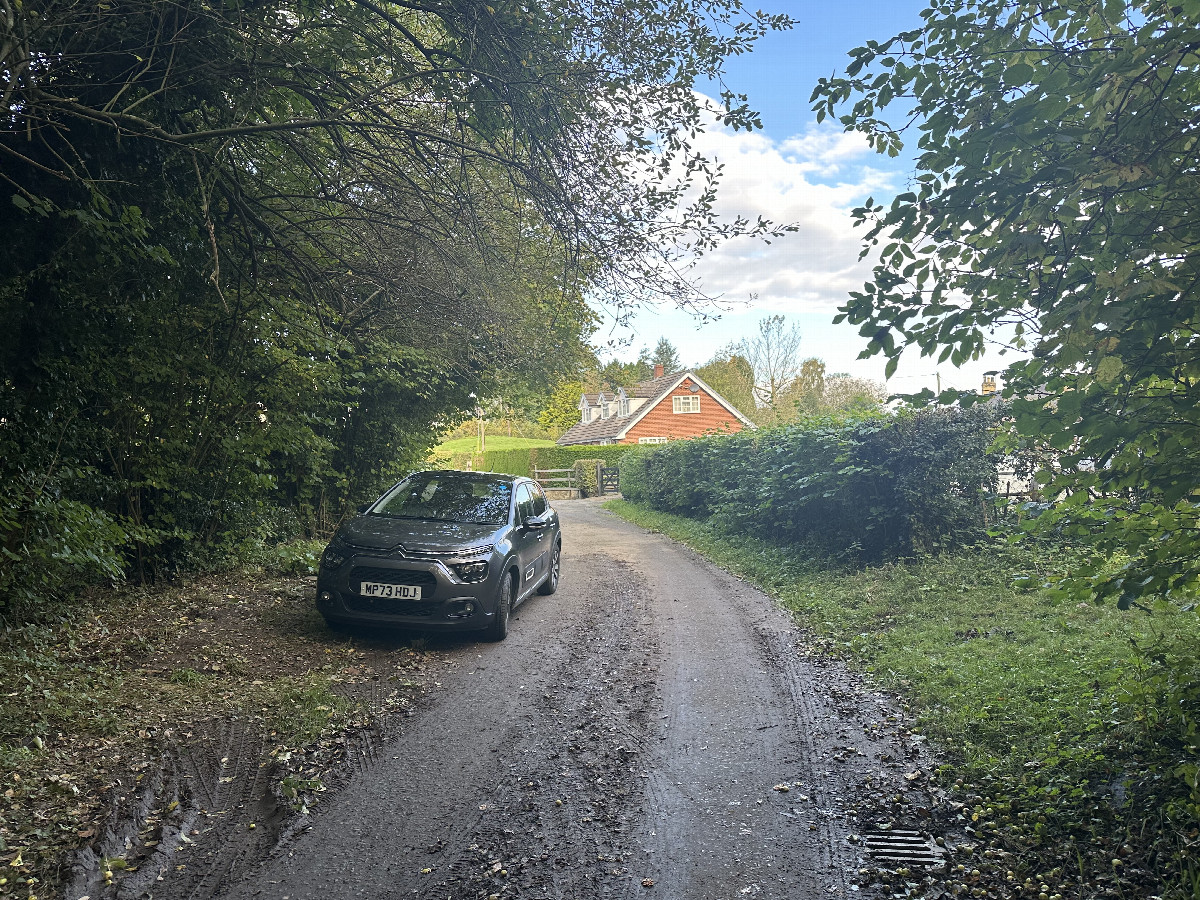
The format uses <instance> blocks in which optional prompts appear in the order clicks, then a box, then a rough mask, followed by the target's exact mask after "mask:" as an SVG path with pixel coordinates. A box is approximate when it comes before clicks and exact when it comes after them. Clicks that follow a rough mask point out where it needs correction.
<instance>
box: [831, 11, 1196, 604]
mask: <svg viewBox="0 0 1200 900" xmlns="http://www.w3.org/2000/svg"><path fill="white" fill-rule="evenodd" d="M922 15H923V18H924V19H925V24H924V26H923V27H920V28H914V29H913V30H911V31H908V32H905V33H903V34H900V35H897V36H896V37H893V38H891V39H890V40H886V41H882V42H878V43H875V42H872V43H869V44H868V45H867V46H866V47H862V48H859V49H857V50H854V51H852V53H851V56H852V57H853V61H852V62H851V63H850V65H849V66H848V67H847V70H846V74H845V76H844V77H835V78H831V79H824V80H822V81H821V83H820V84H819V85H818V87H817V89H816V91H815V92H814V94H813V99H814V101H816V109H817V112H818V117H822V118H823V117H825V116H830V115H835V114H837V113H838V112H839V110H842V109H843V107H846V108H845V109H844V111H843V114H842V116H841V122H842V123H843V124H844V125H845V126H846V128H848V129H856V130H859V131H862V132H864V133H866V135H867V136H868V138H869V139H870V141H871V142H872V144H873V145H874V146H875V147H876V148H877V149H879V150H882V151H886V152H889V153H891V154H893V155H894V154H896V153H897V152H898V150H899V148H900V146H901V141H902V140H904V139H906V137H907V135H906V131H907V130H911V129H912V128H914V127H915V129H916V132H917V134H916V140H917V146H918V148H919V154H918V157H917V174H916V176H915V184H914V189H913V190H911V191H908V192H905V193H902V194H900V195H899V196H897V197H896V198H895V199H894V200H893V201H892V202H891V203H890V204H889V205H887V206H886V207H885V206H883V205H879V204H876V203H874V201H871V200H869V201H868V202H867V203H866V205H865V206H864V207H863V208H862V209H859V210H856V211H855V214H854V215H855V217H856V218H857V219H858V220H859V221H860V222H861V223H864V224H866V225H867V226H868V228H867V241H868V246H867V248H866V250H865V251H864V254H866V253H869V252H873V253H878V264H877V265H876V267H875V270H874V275H873V278H872V280H871V281H870V282H869V283H868V284H867V285H866V286H865V288H864V289H863V290H862V291H860V292H857V293H855V294H853V295H852V296H851V299H850V300H849V302H848V303H847V305H846V306H845V307H844V308H843V310H844V311H843V314H842V316H841V318H843V319H847V320H848V321H850V322H853V323H857V324H859V325H861V333H862V334H863V335H864V336H866V337H868V338H870V345H869V350H870V352H874V353H882V354H885V355H886V356H888V357H889V361H888V371H889V372H890V371H892V370H894V368H895V365H896V361H897V359H898V358H899V354H900V353H901V351H902V349H903V348H904V347H905V346H915V347H917V348H919V350H920V352H921V353H922V354H923V355H938V356H939V358H940V359H947V358H948V359H950V360H951V361H952V362H953V363H955V364H959V363H962V362H964V361H966V360H968V359H972V358H976V357H978V356H979V354H980V353H981V352H982V350H983V348H984V346H985V341H986V339H987V336H988V335H989V333H994V332H996V330H997V329H999V334H1000V335H1002V336H1005V335H1008V334H1012V335H1014V339H1013V344H1014V346H1015V347H1016V348H1017V349H1019V350H1023V351H1026V353H1025V354H1022V356H1021V358H1019V359H1018V360H1017V361H1015V362H1013V363H1011V364H1010V365H1009V366H1008V368H1007V370H1006V371H1005V372H1004V376H1005V384H1006V388H1005V394H1006V395H1007V396H1009V397H1010V398H1011V399H1012V401H1013V411H1014V415H1015V417H1016V423H1017V428H1018V430H1019V433H1020V435H1022V436H1023V439H1024V440H1026V441H1031V442H1036V443H1038V444H1041V445H1043V446H1048V447H1049V448H1050V449H1052V450H1054V451H1056V453H1057V459H1058V467H1057V468H1056V469H1055V470H1053V471H1051V472H1049V473H1048V475H1047V477H1048V478H1049V483H1048V485H1047V495H1048V496H1062V497H1065V498H1066V499H1065V500H1064V502H1061V503H1059V504H1057V505H1056V507H1055V509H1054V510H1053V511H1052V512H1051V514H1050V515H1049V516H1047V517H1045V518H1044V519H1043V520H1042V521H1043V522H1047V523H1053V525H1054V526H1055V527H1058V528H1065V529H1066V530H1067V531H1068V532H1069V533H1073V534H1077V535H1086V536H1089V537H1090V538H1092V539H1093V540H1094V541H1095V544H1096V554H1095V559H1094V561H1093V564H1092V565H1091V566H1089V567H1087V568H1086V569H1085V570H1083V571H1082V572H1081V573H1080V580H1078V581H1077V582H1076V585H1077V586H1081V587H1086V588H1090V589H1092V590H1094V591H1096V592H1098V593H1099V594H1100V595H1105V596H1109V595H1111V596H1116V597H1118V598H1119V602H1120V603H1121V604H1122V605H1124V604H1128V603H1131V602H1133V601H1135V600H1136V599H1137V598H1139V597H1143V596H1148V595H1166V596H1176V597H1178V596H1187V595H1188V594H1189V592H1190V591H1192V590H1194V589H1195V588H1196V586H1197V584H1198V583H1200V506H1198V505H1197V504H1196V502H1195V481H1196V479H1195V473H1196V472H1197V470H1200V312H1198V310H1200V304H1197V302H1196V300H1197V286H1198V285H1200V216H1197V214H1196V198H1197V197H1198V196H1200V167H1198V166H1197V164H1196V159H1197V153H1196V150H1197V134H1196V125H1195V123H1196V121H1197V118H1198V117H1200V5H1197V3H1195V2H1190V0H1189V2H1174V0H1173V2H1162V0H1076V2H1073V3H1069V4H1047V3H1042V2H1036V0H1005V2H997V3H978V2H974V0H940V2H937V3H934V4H932V5H931V7H930V8H929V9H928V10H926V11H925V12H924V13H923V14H922ZM898 101H899V102H900V105H901V107H902V108H901V110H900V111H899V112H898V113H897V114H896V116H895V117H894V121H896V122H897V123H898V124H896V125H892V124H889V122H888V120H887V119H885V117H884V112H885V110H886V109H887V108H888V107H889V106H891V105H893V104H895V103H897V102H898ZM912 110H915V115H911V114H910V113H911V111H912ZM1121 558H1125V559H1127V560H1128V561H1127V562H1125V563H1124V564H1122V565H1119V566H1115V567H1114V565H1113V563H1112V561H1113V560H1114V559H1121Z"/></svg>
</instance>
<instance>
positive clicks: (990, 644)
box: [608, 501, 1200, 900]
mask: <svg viewBox="0 0 1200 900" xmlns="http://www.w3.org/2000/svg"><path fill="white" fill-rule="evenodd" d="M608 506H609V508H611V509H612V510H613V511H614V512H616V513H617V514H619V515H621V516H623V517H625V518H627V519H629V520H631V521H633V522H635V523H637V524H639V525H641V526H643V527H646V528H650V529H652V530H655V531H661V532H663V533H665V534H667V535H669V536H670V537H673V538H675V539H676V540H679V541H681V542H683V543H686V544H688V545H689V546H692V547H693V548H695V549H697V550H698V551H700V552H701V553H703V554H704V555H705V556H707V557H708V558H710V559H712V560H713V561H714V562H715V563H717V564H718V565H720V566H722V567H723V568H726V569H728V570H729V571H732V572H735V573H737V574H739V575H741V576H743V577H745V578H747V579H748V580H750V581H753V582H755V583H757V584H758V585H760V586H761V587H763V588H764V589H765V590H766V591H767V592H768V593H770V594H772V595H773V596H775V597H777V598H778V599H779V601H780V602H781V603H782V604H783V605H784V606H785V607H786V608H788V609H789V610H791V611H792V612H793V614H794V615H795V617H796V619H797V621H798V622H799V623H800V624H801V625H802V626H803V627H805V628H806V629H808V630H809V631H811V633H812V634H813V639H814V640H815V641H816V642H818V643H819V644H820V645H821V646H823V647H824V648H825V649H826V650H828V651H829V652H830V653H833V654H835V655H838V656H841V657H843V658H845V659H846V660H847V661H849V662H850V663H851V664H852V665H854V666H855V667H857V668H860V669H862V670H864V671H866V672H869V673H871V674H872V675H873V677H874V679H875V680H876V681H877V683H878V684H879V685H880V686H881V687H884V688H887V689H890V690H894V691H896V692H898V693H901V694H902V695H903V696H904V697H905V698H906V699H907V700H908V702H909V703H910V704H911V706H912V708H913V710H914V712H915V713H916V715H917V716H918V721H919V723H920V727H921V728H922V729H923V730H924V732H925V733H926V734H927V735H928V736H929V737H930V738H931V739H932V740H933V741H934V742H935V744H936V745H937V746H938V747H939V748H940V751H941V754H942V756H943V758H944V759H945V761H946V767H945V770H944V772H943V775H944V776H945V777H943V778H942V779H941V780H942V781H943V782H946V781H948V782H949V783H951V784H952V785H954V793H955V796H956V797H957V802H961V803H964V804H965V806H964V811H963V813H962V815H963V825H964V827H967V828H970V829H971V830H972V831H975V832H977V833H979V834H980V836H981V839H986V841H988V842H989V846H992V847H993V848H994V849H993V850H992V852H993V853H994V854H995V855H994V856H992V857H990V858H988V857H985V862H984V863H981V866H983V867H984V869H985V871H982V872H981V874H980V878H979V880H978V883H972V884H971V885H970V886H969V888H970V890H972V891H973V890H974V889H975V888H976V887H978V888H979V889H980V890H982V891H984V893H982V894H977V895H976V896H998V897H999V896H1006V897H1007V896H1013V897H1024V896H1029V897H1035V898H1036V897H1041V898H1042V900H1046V898H1053V897H1054V896H1055V895H1056V894H1057V895H1060V896H1062V897H1079V898H1092V897H1103V896H1117V897H1121V896H1124V897H1148V896H1152V895H1155V894H1158V893H1160V892H1165V893H1164V895H1165V896H1177V897H1189V898H1191V897H1200V879H1198V878H1197V872H1198V871H1200V868H1198V867H1197V863H1196V860H1197V855H1196V854H1197V849H1198V848H1197V843H1198V841H1197V833H1196V830H1195V829H1196V825H1197V822H1200V808H1198V807H1196V806H1195V805H1194V804H1195V802H1196V800H1197V795H1196V793H1195V791H1194V789H1193V790H1191V791H1189V789H1188V785H1187V783H1186V782H1187V779H1188V777H1189V774H1190V776H1191V778H1193V779H1194V777H1195V770H1194V768H1193V769H1191V770H1190V771H1189V770H1188V768H1187V766H1188V760H1189V758H1190V759H1192V760H1194V759H1195V753H1196V748H1195V747H1194V746H1193V744H1194V743H1196V739H1195V731H1194V722H1193V723H1192V725H1191V726H1189V720H1188V718H1187V713H1186V710H1187V709H1189V708H1192V709H1194V704H1195V695H1194V694H1191V693H1189V690H1192V691H1194V690H1195V684H1194V680H1193V681H1192V682H1191V685H1192V686H1191V688H1189V687H1188V679H1189V677H1191V678H1193V679H1194V675H1195V668H1194V659H1195V649H1194V648H1195V647H1197V646H1200V616H1197V615H1196V613H1195V612H1191V611H1181V610H1177V609H1173V608H1170V607H1166V606H1164V607H1162V608H1157V609H1154V610H1152V611H1147V610H1131V611H1126V612H1122V611H1119V610H1117V609H1116V608H1115V607H1114V606H1110V605H1106V606H1097V605H1094V604H1075V603H1062V602H1059V601H1058V600H1057V599H1056V598H1055V596H1054V594H1053V593H1052V592H1051V591H1048V590H1045V589H1043V588H1041V587H1037V588H1033V589H1030V588H1028V587H1022V585H1039V586H1040V585H1042V584H1044V583H1045V581H1046V580H1047V578H1048V577H1049V576H1052V575H1053V574H1055V573H1056V572H1059V571H1063V570H1065V569H1067V568H1069V567H1070V566H1071V565H1072V564H1073V562H1074V558H1073V554H1072V553H1071V551H1070V550H1069V549H1067V548H1063V547H1054V548H1040V549H1039V548H1030V547H1022V548H1012V547H995V546H988V547H981V548H979V549H977V550H974V551H970V552H964V553H960V554H957V555H953V556H949V555H948V556H940V557H936V558H930V559H921V560H915V561H910V562H902V563H896V564H892V565H887V566H882V567H877V568H868V569H864V570H852V569H847V568H842V567H838V566H836V565H831V564H829V563H827V562H824V561H821V560H815V559H812V558H810V557H806V556H805V555H804V554H803V553H801V552H798V551H796V550H789V549H786V548H780V547H776V546H773V545H770V544H766V543H764V542H762V541H756V540H753V539H748V538H744V537H738V536H731V535H729V534H725V533H720V532H717V531H715V530H713V529H712V528H710V527H708V526H707V525H706V524H705V523H703V522H697V521H693V520H689V519H684V518H680V517H677V516H671V515H666V514H662V513H657V512H652V511H649V510H646V509H644V508H641V507H637V506H634V505H632V504H630V503H627V502H625V501H613V502H612V503H610V504H608ZM1181 710H1182V711H1183V712H1181ZM1189 727H1192V728H1193V730H1192V731H1191V733H1190V737H1189V732H1188V729H1189ZM1189 742H1191V743H1189ZM1189 794H1190V795H1191V796H1190V797H1189ZM989 863H991V864H992V866H991V867H992V868H993V869H994V871H992V872H990V874H989V872H988V871H986V869H987V868H988V864H989ZM1043 887H1045V888H1047V890H1043ZM988 891H991V892H992V893H988ZM1042 895H1044V896H1042ZM901 896H903V894H901Z"/></svg>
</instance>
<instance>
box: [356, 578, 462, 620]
mask: <svg viewBox="0 0 1200 900" xmlns="http://www.w3.org/2000/svg"><path fill="white" fill-rule="evenodd" d="M395 583H397V584H403V583H404V582H395ZM345 599H346V608H347V609H350V610H353V611H354V612H362V613H376V614H378V615H383V616H432V615H433V614H434V612H435V611H436V610H437V609H438V607H440V606H441V605H442V604H441V603H438V602H436V601H432V602H431V601H428V600H393V599H384V598H383V597H355V596H353V595H351V596H348V597H346V598H345Z"/></svg>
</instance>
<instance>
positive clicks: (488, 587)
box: [317, 556, 499, 631]
mask: <svg viewBox="0 0 1200 900" xmlns="http://www.w3.org/2000/svg"><path fill="white" fill-rule="evenodd" d="M498 569H499V567H498V566H497V565H494V564H491V565H489V567H488V576H487V578H485V579H484V580H483V581H478V582H469V583H468V582H462V581H461V580H458V579H457V578H455V576H454V574H453V573H452V572H451V570H450V569H449V567H448V566H447V565H446V564H445V563H443V562H441V561H440V560H417V559H391V558H381V557H364V556H352V557H350V558H348V559H347V560H346V561H345V562H343V563H342V564H341V565H340V566H338V567H337V568H336V569H332V570H327V569H322V570H321V572H320V573H319V574H318V576H317V609H318V611H319V612H320V613H321V615H323V616H324V617H325V618H326V619H327V620H329V621H331V622H343V623H347V624H362V625H384V626H386V625H392V626H408V627H413V628H428V629H437V630H455V631H477V630H479V629H482V628H486V627H487V626H488V624H489V623H490V622H491V619H492V614H493V606H494V605H495V599H494V598H495V596H496V585H497V584H498V579H499V575H498ZM364 581H371V582H381V583H384V584H407V585H414V586H417V587H420V589H421V599H420V600H399V599H385V598H382V597H367V596H364V595H363V594H362V593H361V592H360V585H361V583H362V582H364Z"/></svg>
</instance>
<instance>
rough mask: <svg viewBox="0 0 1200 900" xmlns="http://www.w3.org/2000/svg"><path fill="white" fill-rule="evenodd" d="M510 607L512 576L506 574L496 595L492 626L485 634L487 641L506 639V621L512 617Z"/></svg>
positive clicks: (511, 603) (511, 604)
mask: <svg viewBox="0 0 1200 900" xmlns="http://www.w3.org/2000/svg"><path fill="white" fill-rule="evenodd" d="M512 606H513V580H512V575H510V574H508V573H507V572H506V573H505V574H504V578H503V579H502V580H501V582H500V587H499V590H498V591H497V594H496V612H495V613H494V614H493V616H492V624H491V625H489V626H488V627H487V631H486V632H485V634H486V635H487V639H488V640H489V641H502V640H504V639H505V638H506V637H508V620H509V617H510V616H512Z"/></svg>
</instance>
